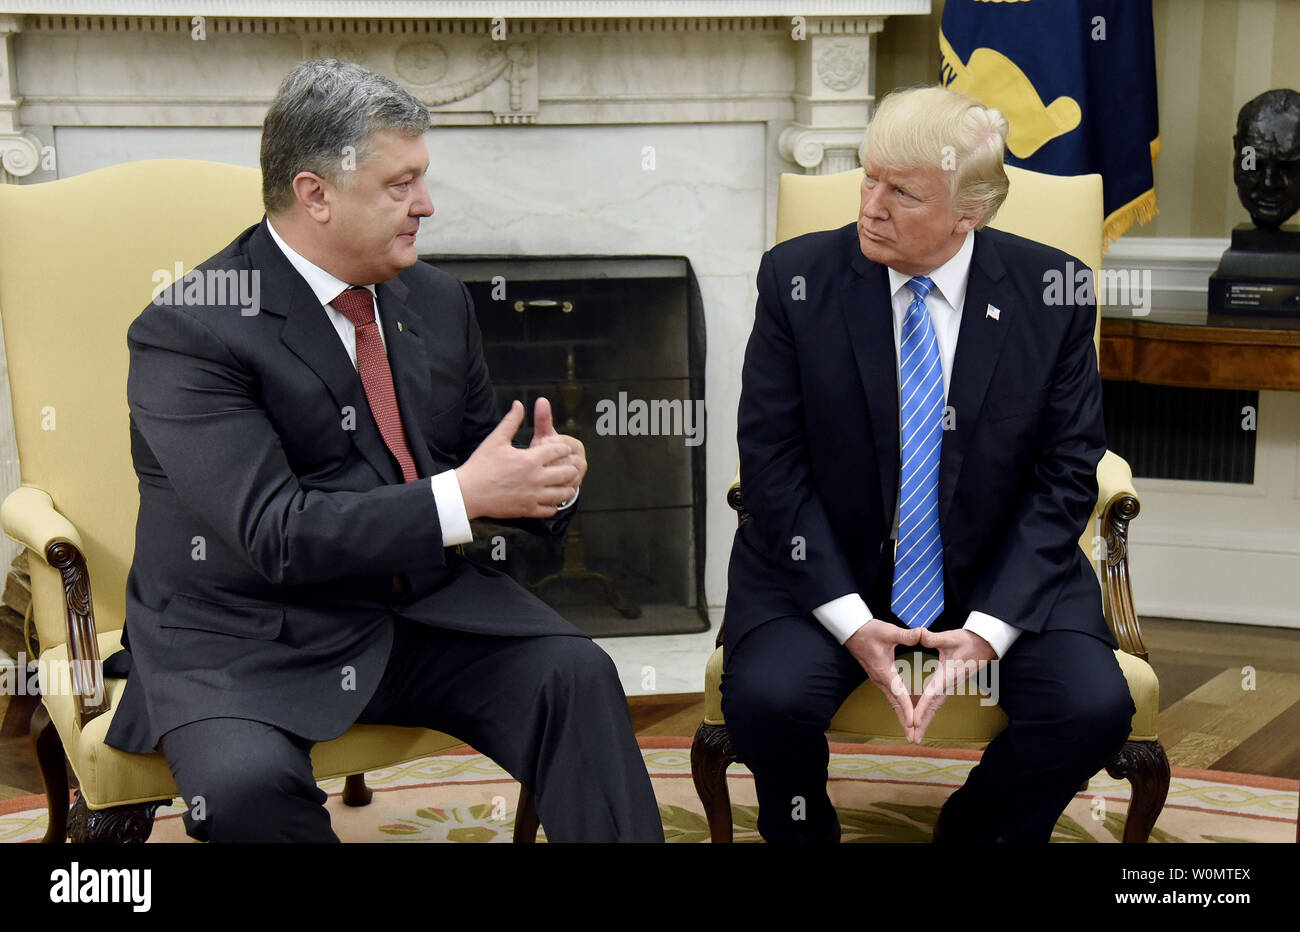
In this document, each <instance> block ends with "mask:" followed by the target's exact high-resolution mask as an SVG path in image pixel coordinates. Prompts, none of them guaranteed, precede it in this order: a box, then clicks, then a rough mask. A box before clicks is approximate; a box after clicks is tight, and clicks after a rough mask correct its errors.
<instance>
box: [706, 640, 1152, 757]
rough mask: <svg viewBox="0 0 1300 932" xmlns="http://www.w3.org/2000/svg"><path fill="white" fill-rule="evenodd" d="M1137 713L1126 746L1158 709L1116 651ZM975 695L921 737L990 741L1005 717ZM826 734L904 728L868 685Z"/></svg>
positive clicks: (718, 662) (715, 662) (717, 668)
mask: <svg viewBox="0 0 1300 932" xmlns="http://www.w3.org/2000/svg"><path fill="white" fill-rule="evenodd" d="M1115 659H1116V660H1118V661H1119V666H1120V669H1121V670H1122V671H1123V672H1124V678H1125V679H1126V680H1128V688H1129V692H1130V693H1131V694H1132V696H1133V704H1134V705H1135V706H1136V707H1137V712H1136V713H1135V714H1134V716H1133V725H1132V728H1131V730H1130V732H1129V740H1130V741H1155V740H1156V713H1157V711H1158V710H1159V705H1160V684H1159V682H1158V681H1157V680H1156V674H1155V671H1154V670H1152V669H1151V665H1150V664H1148V663H1147V662H1146V661H1145V660H1142V659H1141V658H1139V657H1134V656H1133V655H1132V654H1127V653H1125V652H1124V651H1120V650H1117V651H1115ZM721 683H722V648H721V647H719V648H718V649H717V650H715V651H714V652H713V656H712V657H710V658H709V664H708V666H707V667H706V669H705V672H704V722H705V724H708V725H723V724H726V722H725V720H724V719H723V717H722V690H721ZM986 701H987V699H982V697H980V696H979V695H974V694H972V695H954V696H949V697H948V699H947V701H946V702H944V704H943V708H941V709H940V710H939V712H938V714H936V715H935V717H934V720H933V721H932V722H931V723H930V727H929V728H928V729H927V730H926V733H925V736H926V738H934V739H936V740H942V741H970V742H985V743H986V742H988V741H991V740H992V739H993V738H994V737H995V736H996V735H997V734H998V732H1000V731H1001V730H1002V729H1003V728H1005V727H1007V716H1006V714H1005V713H1004V712H1003V711H1002V710H1001V709H1000V708H998V707H997V706H996V705H984V704H982V703H983V702H986ZM830 730H831V731H832V732H841V733H844V734H851V735H853V736H855V737H862V738H889V739H897V740H898V741H900V742H902V741H905V740H906V739H905V738H904V737H903V729H902V728H901V727H900V726H899V724H898V718H897V717H896V716H895V715H894V710H893V709H891V708H890V707H889V703H888V702H886V701H885V696H884V694H883V693H882V692H881V691H880V690H879V689H877V688H876V687H875V686H874V685H872V684H871V683H870V682H865V681H864V682H863V683H862V685H861V686H859V687H858V688H857V689H855V690H854V691H853V692H852V693H851V694H850V695H849V697H848V698H847V699H845V700H844V704H843V705H842V706H840V710H839V711H838V712H837V713H835V717H834V718H833V719H832V720H831V726H830Z"/></svg>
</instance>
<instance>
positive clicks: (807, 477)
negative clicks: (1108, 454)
mask: <svg viewBox="0 0 1300 932" xmlns="http://www.w3.org/2000/svg"><path fill="white" fill-rule="evenodd" d="M1069 261H1073V263H1074V266H1073V267H1074V268H1075V269H1083V268H1086V267H1087V266H1086V265H1085V264H1084V263H1082V262H1080V261H1079V260H1077V259H1072V257H1070V256H1068V255H1067V254H1065V253H1063V252H1061V251H1059V250H1056V249H1052V248H1049V247H1047V246H1044V245H1041V244H1039V243H1035V242H1032V241H1030V240H1026V239H1023V238H1021V237H1018V236H1013V235H1011V234H1009V233H1002V232H999V231H996V230H990V229H984V230H980V231H978V232H976V234H975V243H974V254H973V256H972V259H971V268H970V279H969V283H968V286H967V289H966V302H965V306H964V309H963V312H962V317H961V327H960V331H959V334H958V338H957V350H956V356H955V359H954V361H953V371H952V373H951V379H950V385H949V393H948V402H947V403H948V405H950V406H951V407H952V408H953V409H954V410H955V414H956V426H955V429H953V430H945V432H944V435H943V445H942V453H941V456H940V467H939V527H940V535H941V537H942V540H943V554H944V613H943V614H942V615H941V616H940V617H939V618H938V619H936V621H935V623H934V624H933V625H932V626H931V627H932V630H936V631H939V630H945V629H949V628H957V627H961V626H962V625H963V624H964V623H965V621H966V617H967V614H968V613H969V612H970V611H973V610H978V611H983V612H987V613H988V614H990V615H993V616H995V617H997V618H1000V619H1001V620H1003V621H1005V622H1007V623H1008V624H1011V625H1014V626H1015V627H1017V628H1021V629H1024V630H1025V631H1030V632H1040V631H1043V630H1046V629H1054V628H1064V629H1070V630H1075V631H1083V632H1087V633H1089V634H1093V635H1096V636H1097V637H1099V638H1101V639H1102V640H1104V641H1105V642H1106V643H1108V644H1110V645H1111V646H1112V647H1113V646H1114V645H1115V641H1114V638H1113V637H1112V636H1111V634H1110V631H1109V629H1108V628H1107V626H1106V623H1105V619H1104V617H1103V615H1102V608H1101V595H1100V587H1099V586H1098V584H1097V579H1096V576H1095V575H1094V573H1093V570H1092V568H1091V566H1090V564H1089V561H1088V559H1087V557H1086V556H1085V555H1084V553H1083V551H1082V550H1080V548H1079V544H1078V540H1079V535H1080V534H1082V533H1083V529H1084V525H1085V524H1086V522H1087V521H1088V518H1089V515H1090V514H1091V513H1092V511H1093V509H1094V508H1095V506H1096V503H1097V479H1096V467H1097V462H1098V460H1100V459H1101V457H1102V455H1103V454H1104V453H1105V450H1106V440H1105V431H1104V427H1103V424H1102V405H1101V381H1100V377H1099V375H1098V372H1097V359H1096V351H1095V348H1094V346H1093V342H1092V335H1093V326H1094V322H1095V319H1096V317H1095V315H1096V306H1095V303H1092V302H1091V301H1089V303H1086V304H1082V305H1073V304H1071V305H1067V306H1046V305H1045V303H1044V288H1045V285H1044V277H1043V276H1044V272H1045V271H1047V270H1048V269H1059V270H1061V271H1062V272H1065V271H1066V269H1067V266H1066V263H1067V262H1069ZM796 276H802V277H803V281H804V287H805V288H806V294H805V295H804V296H802V297H801V298H800V297H798V295H799V292H798V290H797V289H795V288H794V287H793V280H794V279H795V277H796ZM1068 280H1069V279H1067V281H1068ZM758 291H759V297H758V306H757V310H756V312H755V320H754V329H753V332H752V334H751V336H750V339H749V344H748V346H747V348H746V351H745V363H744V370H743V375H742V388H741V396H740V413H739V422H738V432H737V440H738V444H739V447H740V476H741V490H742V496H743V500H744V505H745V510H746V511H748V512H749V513H750V515H751V516H752V517H751V518H750V519H749V520H748V521H746V522H745V524H744V525H743V526H742V527H741V528H740V529H739V530H738V531H737V532H736V537H735V541H734V543H733V546H732V551H731V564H730V569H729V584H728V593H727V607H726V613H725V617H724V633H725V639H726V641H727V643H728V644H732V645H734V644H736V643H738V642H739V640H740V638H741V637H743V636H744V634H745V633H747V632H748V631H750V630H752V629H753V628H754V627H755V626H757V625H760V624H762V623H764V622H766V621H769V620H771V619H773V618H777V617H780V616H784V615H801V614H806V613H809V612H811V610H812V609H813V608H815V607H817V606H819V605H822V604H823V603H826V602H829V601H830V600H832V599H835V598H838V597H839V596H842V595H846V594H848V593H851V592H858V593H861V594H862V595H863V597H864V598H866V599H867V604H868V606H869V607H870V608H871V610H872V611H873V612H875V613H876V615H877V616H878V617H882V616H883V615H884V614H885V613H887V612H888V610H889V606H888V604H882V605H877V604H873V599H872V596H871V593H873V592H879V591H880V589H881V586H882V584H883V585H884V586H885V587H887V586H888V582H889V580H888V576H889V575H890V574H891V573H892V553H890V554H886V552H885V550H886V547H888V546H889V545H890V539H889V532H890V527H891V525H892V523H893V518H894V508H895V504H896V500H897V497H898V484H899V424H898V419H899V401H898V361H897V354H896V352H895V350H894V336H893V323H892V314H893V311H892V309H891V305H890V298H889V276H888V273H887V271H886V269H885V267H884V266H883V265H880V264H878V263H875V262H872V261H871V260H869V259H867V258H866V257H865V256H863V254H862V251H861V249H860V247H859V244H858V234H857V228H856V225H855V224H849V225H848V226H845V227H843V228H841V229H839V230H831V231H827V232H824V233H810V234H808V235H806V236H801V237H798V238H796V239H793V240H790V241H788V242H786V243H783V244H781V245H778V246H777V247H775V248H774V249H772V250H771V251H770V252H768V253H767V254H765V255H764V256H763V260H762V263H761V264H760V266H759V272H758ZM990 304H992V305H994V306H996V307H997V308H999V309H1000V314H999V317H998V318H997V319H994V318H991V317H988V316H987V314H986V311H987V306H988V305H990ZM796 538H802V541H803V543H802V552H800V548H799V545H798V542H797V541H796ZM799 556H802V559H799V558H797V557H799ZM812 623H815V622H812ZM1014 649H1015V648H1014V646H1013V647H1012V650H1014Z"/></svg>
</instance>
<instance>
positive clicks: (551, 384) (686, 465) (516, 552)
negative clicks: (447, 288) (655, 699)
mask: <svg viewBox="0 0 1300 932" xmlns="http://www.w3.org/2000/svg"><path fill="white" fill-rule="evenodd" d="M425 261H427V262H430V263H431V264H432V265H435V266H437V267H438V268H440V269H442V270H444V271H446V272H448V273H450V274H452V275H455V276H456V277H457V278H459V279H460V280H461V281H463V282H465V285H466V287H467V288H468V289H469V292H470V295H471V297H472V298H473V300H474V307H475V311H476V314H477V317H478V323H479V328H480V330H481V331H482V334H483V353H484V357H485V359H486V361H487V365H488V371H489V374H490V375H491V378H492V384H493V387H494V389H495V391H496V395H497V407H498V410H499V411H501V412H502V413H504V412H505V411H506V410H508V409H509V406H510V403H511V402H512V401H513V400H514V399H518V400H520V401H522V402H523V404H524V406H525V409H526V411H527V418H526V420H525V424H524V426H523V427H522V428H521V429H520V431H519V433H518V434H516V436H515V444H516V445H521V446H527V445H528V443H529V441H531V439H532V434H533V423H532V418H533V406H534V404H535V401H536V399H537V398H538V397H539V396H545V397H546V398H548V399H549V400H550V402H551V409H552V413H553V415H554V419H555V427H556V429H557V430H558V431H560V432H561V433H567V434H572V435H574V436H576V437H578V439H580V440H581V441H582V443H583V445H584V447H585V449H586V453H587V463H588V471H587V475H586V478H585V479H584V481H583V483H582V490H581V493H580V497H579V506H578V511H577V514H576V515H575V517H574V519H573V522H572V524H571V525H570V527H569V532H568V535H567V536H566V538H565V539H564V541H562V542H559V543H557V544H556V545H555V546H547V544H546V542H544V541H542V540H541V539H539V538H537V537H535V536H534V535H532V534H528V533H526V532H523V531H520V530H518V529H516V528H512V527H508V526H505V525H502V524H498V523H496V522H493V521H492V520H491V519H481V520H479V519H476V520H475V521H473V522H471V527H472V530H473V533H474V541H473V543H471V544H468V545H466V548H465V550H466V555H467V556H468V557H469V558H470V559H472V560H474V561H476V562H479V563H483V564H485V565H488V566H492V567H494V568H496V569H499V570H502V571H504V572H507V573H509V574H510V575H511V576H513V577H514V578H515V579H516V580H517V581H518V582H519V583H520V584H521V585H524V586H525V587H527V588H529V589H530V590H531V591H533V592H535V593H536V594H537V595H538V597H540V598H541V599H542V600H544V601H545V602H547V603H548V604H550V605H551V606H552V607H553V608H555V610H556V611H558V612H559V613H560V614H561V615H563V616H564V617H565V618H567V619H568V620H569V621H571V622H572V623H573V624H575V625H576V626H577V627H579V628H581V629H582V630H583V631H585V632H586V633H588V634H591V635H593V636H600V637H609V636H618V635H645V634H683V633H690V632H696V631H704V630H707V629H708V627H709V621H708V615H707V610H706V600H705V598H704V573H703V571H704V511H705V508H704V506H705V483H704V474H705V473H704V450H705V444H704V440H705V430H706V423H705V417H704V355H705V342H704V324H703V320H704V317H703V308H702V304H701V299H700V292H699V288H698V286H697V284H696V281H695V278H694V275H693V273H692V271H691V266H690V262H689V261H688V260H687V259H685V258H682V257H675V256H626V257H587V256H575V257H545V258H535V257H500V256H473V257H466V256H448V257H427V258H426V260H425Z"/></svg>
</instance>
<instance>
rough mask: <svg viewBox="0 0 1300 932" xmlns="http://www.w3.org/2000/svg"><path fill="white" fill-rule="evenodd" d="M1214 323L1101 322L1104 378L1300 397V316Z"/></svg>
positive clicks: (1196, 318) (1186, 317)
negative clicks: (1296, 393)
mask: <svg viewBox="0 0 1300 932" xmlns="http://www.w3.org/2000/svg"><path fill="white" fill-rule="evenodd" d="M1248 323H1249V324H1250V325H1249V326H1247V325H1245V321H1243V324H1242V325H1230V326H1224V325H1222V324H1221V323H1220V322H1219V320H1218V319H1216V321H1215V322H1214V323H1213V324H1211V323H1210V322H1209V319H1208V315H1207V314H1206V313H1205V312H1200V313H1199V314H1198V313H1187V312H1164V313H1161V312H1153V313H1152V314H1151V315H1150V316H1147V317H1105V316H1103V317H1102V321H1101V360H1100V363H1101V377H1102V378H1103V379H1112V380H1115V381H1125V382H1144V383H1146V384H1148V385H1175V386H1179V387H1182V388H1244V389H1276V390H1281V391H1292V392H1294V391H1300V318H1273V319H1267V318H1265V319H1261V318H1251V319H1249V321H1248Z"/></svg>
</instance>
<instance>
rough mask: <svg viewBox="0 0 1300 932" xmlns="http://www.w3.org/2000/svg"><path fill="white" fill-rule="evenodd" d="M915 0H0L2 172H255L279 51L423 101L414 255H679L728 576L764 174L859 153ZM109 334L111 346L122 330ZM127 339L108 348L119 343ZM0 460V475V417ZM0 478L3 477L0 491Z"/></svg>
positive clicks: (770, 221) (712, 592)
mask: <svg viewBox="0 0 1300 932" xmlns="http://www.w3.org/2000/svg"><path fill="white" fill-rule="evenodd" d="M929 8H930V3H929V0H853V2H841V0H804V2H801V3H799V4H797V12H798V15H795V13H792V12H791V10H792V6H791V4H788V3H786V2H784V0H782V2H767V0H716V2H704V0H660V2H634V0H627V2H617V0H615V2H599V3H597V2H583V0H555V2H542V0H537V2H525V0H520V2H508V0H492V2H470V0H464V2H445V3H425V2H410V3H399V2H389V0H373V2H366V0H345V2H336V3H331V2H312V0H302V2H282V0H261V2H244V0H224V2H222V0H212V2H202V0H187V2H160V0H141V2H129V0H117V2H108V0H105V2H85V0H83V2H71V3H62V4H57V3H21V2H5V3H0V79H2V80H0V158H2V159H3V171H2V172H0V177H2V178H3V180H4V181H7V182H10V183H19V184H34V183H40V182H43V181H49V180H54V179H56V178H60V177H67V176H69V175H75V174H79V173H82V172H85V171H90V170H93V169H96V168H99V167H103V166H105V165H111V164H116V163H118V162H122V161H132V160H138V159H145V158H159V157H172V158H195V159H211V160H215V161H227V162H235V163H238V164H244V165H250V166H256V165H257V153H258V137H259V132H260V126H261V123H262V119H263V117H264V116H265V113H266V108H267V105H268V104H269V103H270V101H271V99H272V97H273V95H274V93H275V90H276V87H277V86H278V84H279V82H280V80H281V78H282V77H283V76H284V74H285V73H286V72H287V71H288V70H289V69H290V68H291V67H292V66H293V65H294V64H295V63H297V62H298V61H300V60H302V59H304V58H309V57H319V56H334V57H342V58H348V59H351V60H355V61H358V62H360V63H361V64H364V65H366V66H367V67H370V68H372V69H374V70H376V71H379V72H381V73H383V74H386V75H388V76H389V77H392V78H393V79H394V80H396V81H398V82H399V83H401V84H403V86H405V87H406V88H407V89H408V90H410V91H411V92H412V93H414V94H415V95H416V96H417V97H419V98H420V99H421V100H423V101H424V102H425V103H426V104H427V105H428V107H429V110H430V124H431V126H430V130H429V132H428V133H427V134H426V137H425V138H426V143H427V145H428V148H429V152H430V158H431V169H430V173H429V187H430V190H431V192H432V194H433V198H434V203H435V206H436V209H437V213H436V214H435V216H434V217H432V218H430V219H429V220H427V221H426V222H425V223H424V224H423V225H422V228H421V232H420V237H419V239H418V241H417V247H418V248H419V249H420V251H421V253H422V254H424V255H438V256H456V255H462V256H473V255H480V256H481V255H527V256H547V255H549V256H557V255H569V256H682V257H685V258H687V259H689V260H690V262H691V267H692V268H693V270H694V272H695V274H696V276H697V281H698V285H699V288H700V292H701V297H702V305H703V308H704V325H705V331H706V338H707V344H708V349H707V357H706V360H705V375H704V394H705V405H706V410H707V434H706V437H705V450H706V482H707V484H708V488H707V499H708V500H707V505H706V521H705V528H706V553H705V572H704V576H705V592H706V598H707V601H708V603H709V605H710V606H711V607H714V608H716V607H717V606H719V605H721V603H722V601H723V599H724V597H725V594H726V569H727V558H728V554H729V552H730V547H731V539H732V535H733V533H734V530H735V526H736V524H735V515H734V514H733V513H732V512H731V511H730V510H729V509H728V508H727V505H726V503H725V501H724V495H723V492H724V490H725V489H726V488H727V485H728V484H729V482H730V480H731V478H732V475H733V473H734V470H735V464H736V443H735V435H736V405H737V401H738V399H739V395H740V370H741V363H742V360H743V353H744V347H745V342H746V340H747V338H748V335H749V330H750V327H751V325H752V321H753V309H754V301H755V298H756V289H755V285H754V276H755V272H756V270H757V268H758V263H759V259H760V257H761V255H762V252H763V250H764V249H766V248H768V247H769V246H770V245H771V243H772V239H773V234H774V230H775V214H776V211H775V192H776V186H777V179H778V176H779V175H780V173H782V172H790V171H804V172H816V173H820V172H830V171H839V170H843V169H846V168H849V167H853V166H855V165H856V153H857V147H858V144H859V142H860V140H861V137H862V132H863V128H864V126H865V124H866V122H867V120H868V118H869V116H870V112H871V107H872V104H873V102H874V99H875V90H876V88H875V64H876V44H875V43H876V37H877V36H878V35H879V34H880V32H881V31H882V29H885V28H888V19H887V18H888V17H890V16H894V15H905V14H926V13H928V12H929ZM124 344H125V341H124ZM119 351H121V352H125V345H123V346H122V347H121V348H119ZM4 429H5V431H6V435H5V436H0V461H2V462H0V472H3V475H0V479H2V480H3V481H4V482H5V483H6V484H7V488H13V487H16V486H17V485H18V468H17V457H16V452H15V451H14V448H13V435H12V425H11V424H6V425H4ZM4 491H7V489H6V490H0V494H3V492H4Z"/></svg>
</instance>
